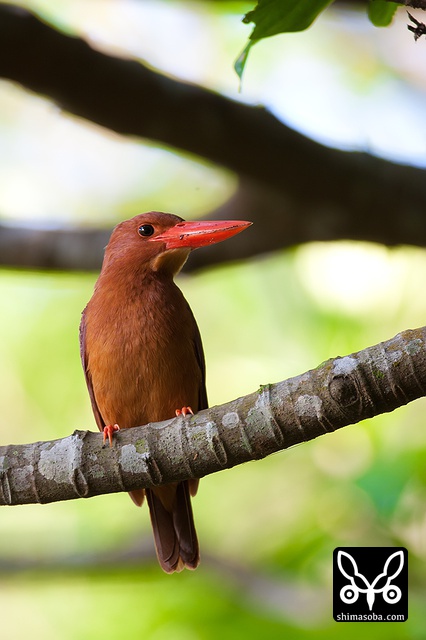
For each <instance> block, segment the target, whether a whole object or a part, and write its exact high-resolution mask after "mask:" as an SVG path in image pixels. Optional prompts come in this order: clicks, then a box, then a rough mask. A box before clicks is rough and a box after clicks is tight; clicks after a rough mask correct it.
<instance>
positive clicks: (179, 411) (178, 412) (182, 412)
mask: <svg viewBox="0 0 426 640" xmlns="http://www.w3.org/2000/svg"><path fill="white" fill-rule="evenodd" d="M175 413H176V417H177V416H183V417H185V416H187V415H188V414H191V416H193V415H194V412H193V410H192V409H191V407H182V409H176V411H175Z"/></svg>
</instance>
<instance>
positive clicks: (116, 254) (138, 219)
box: [104, 211, 251, 275]
mask: <svg viewBox="0 0 426 640" xmlns="http://www.w3.org/2000/svg"><path fill="white" fill-rule="evenodd" d="M250 225H251V222H244V221H242V220H220V221H216V220H201V221H195V222H194V221H189V222H186V221H185V220H183V219H182V218H179V216H175V215H173V214H171V213H159V212H157V211H152V212H150V213H141V214H139V215H137V216H135V217H134V218H131V219H130V220H125V221H124V222H121V223H120V224H119V225H117V226H116V228H115V229H114V231H113V233H112V235H111V239H110V241H109V243H108V247H107V249H106V252H105V261H104V266H106V264H108V263H112V262H115V261H116V260H117V259H119V260H120V261H121V260H125V261H126V262H129V261H131V262H132V263H133V264H135V265H136V264H139V265H141V266H145V268H147V267H148V268H151V269H152V270H153V271H157V272H167V273H170V274H171V275H175V274H176V273H178V272H179V271H180V269H181V268H182V267H183V265H184V264H185V262H186V259H187V258H188V255H189V253H190V252H191V250H192V249H197V248H198V247H204V246H207V245H209V244H215V243H216V242H221V241H222V240H226V239H227V238H230V237H231V236H233V235H235V234H237V233H239V232H240V231H243V230H244V229H246V228H247V227H249V226H250Z"/></svg>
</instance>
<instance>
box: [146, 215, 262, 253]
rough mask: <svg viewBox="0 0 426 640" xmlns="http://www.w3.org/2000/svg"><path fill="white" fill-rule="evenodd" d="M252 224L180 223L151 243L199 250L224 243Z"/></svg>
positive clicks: (229, 222)
mask: <svg viewBox="0 0 426 640" xmlns="http://www.w3.org/2000/svg"><path fill="white" fill-rule="evenodd" d="M251 224H252V223H251V222H245V221H244V220H201V221H199V222H179V223H178V224H176V225H175V226H174V227H170V229H167V231H165V232H164V233H160V235H159V236H156V237H153V238H152V239H151V238H150V241H151V242H164V243H165V245H166V249H184V248H188V249H197V248H198V247H205V246H206V245H209V244H215V243H216V242H222V240H226V238H230V237H231V236H234V235H235V234H237V233H240V231H243V230H244V229H247V227H249V226H250V225H251Z"/></svg>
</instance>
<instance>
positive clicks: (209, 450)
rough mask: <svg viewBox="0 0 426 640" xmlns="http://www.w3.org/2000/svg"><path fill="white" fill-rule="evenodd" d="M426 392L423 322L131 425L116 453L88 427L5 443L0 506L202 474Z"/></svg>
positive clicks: (386, 409) (83, 495)
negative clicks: (181, 411)
mask: <svg viewBox="0 0 426 640" xmlns="http://www.w3.org/2000/svg"><path fill="white" fill-rule="evenodd" d="M425 394H426V327H422V328H420V329H416V330H409V331H404V332H403V333H400V334H398V335H397V336H396V337H395V338H392V339H391V340H389V341H387V342H384V343H380V344H378V345H375V346H373V347H369V348H367V349H364V350H363V351H359V352H358V353H355V354H352V355H349V356H345V357H343V358H340V357H338V358H336V359H334V360H333V359H332V360H328V361H327V362H325V363H323V364H322V365H320V366H319V367H318V368H317V369H314V370H312V371H308V372H307V373H304V374H302V375H300V376H297V377H295V378H290V379H289V380H285V381H283V382H279V383H277V384H273V385H266V386H262V387H261V388H260V389H259V390H258V391H256V392H254V393H252V394H251V395H248V396H245V397H242V398H238V399H237V400H234V401H232V402H228V403H227V404H224V405H221V406H217V407H212V408H210V409H207V410H205V411H201V412H200V413H199V414H197V415H196V416H193V417H190V418H189V417H187V418H182V417H179V418H175V419H173V420H167V421H165V422H159V423H156V424H150V425H146V426H142V427H135V428H133V429H124V430H122V431H120V432H118V434H117V436H116V437H115V444H114V446H113V448H111V449H110V448H109V447H107V448H103V447H102V435H101V434H97V433H92V432H89V431H75V432H74V433H73V434H72V435H71V436H68V437H67V438H63V439H62V440H54V441H51V442H36V443H33V444H27V445H8V446H5V447H0V504H1V505H16V504H27V503H34V502H39V503H45V502H54V501H59V500H71V499H73V498H79V497H80V498H88V497H91V496H95V495H100V494H104V493H114V492H119V491H129V490H132V489H137V488H141V487H152V486H155V485H159V484H164V483H169V482H177V481H180V480H184V479H186V478H194V477H195V478H197V477H202V476H205V475H208V474H210V473H214V472H216V471H220V470H222V469H228V468H231V467H233V466H235V465H237V464H242V463H243V462H247V461H248V460H259V459H261V458H264V457H266V456H267V455H269V454H271V453H274V452H276V451H280V450H282V449H287V448H288V447H291V446H293V445H295V444H298V443H301V442H306V441H308V440H311V439H313V438H316V437H317V436H320V435H323V434H324V433H329V432H332V431H334V430H336V429H339V428H341V427H344V426H346V425H348V424H353V423H356V422H359V421H360V420H363V419H366V418H371V417H373V416H375V415H379V414H380V413H385V412H389V411H393V410H394V409H396V408H397V407H400V406H402V405H404V404H407V403H408V402H410V401H412V400H414V399H416V398H419V397H421V396H423V395H425Z"/></svg>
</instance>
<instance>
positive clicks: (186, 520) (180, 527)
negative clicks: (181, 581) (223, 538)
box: [145, 480, 200, 573]
mask: <svg viewBox="0 0 426 640" xmlns="http://www.w3.org/2000/svg"><path fill="white" fill-rule="evenodd" d="M145 493H146V498H147V501H148V506H149V513H150V516H151V523H152V529H153V532H154V540H155V546H156V549H157V556H158V561H159V563H160V565H161V567H162V568H163V569H164V571H165V572H166V573H173V572H174V571H182V569H184V568H185V567H187V568H188V569H196V568H197V566H198V564H199V562H200V554H199V549H198V540H197V534H196V532H195V526H194V518H193V515H192V507H191V498H190V495H189V494H190V488H189V483H188V481H187V480H185V481H184V482H178V483H173V484H168V485H164V486H162V487H156V488H155V489H145Z"/></svg>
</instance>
